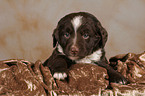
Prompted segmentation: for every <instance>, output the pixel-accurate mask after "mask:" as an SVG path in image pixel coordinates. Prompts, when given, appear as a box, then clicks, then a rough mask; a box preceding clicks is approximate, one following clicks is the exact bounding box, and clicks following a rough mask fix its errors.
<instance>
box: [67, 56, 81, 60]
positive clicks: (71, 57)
mask: <svg viewBox="0 0 145 96" xmlns="http://www.w3.org/2000/svg"><path fill="white" fill-rule="evenodd" d="M68 58H69V59H71V60H78V59H80V57H79V56H68Z"/></svg>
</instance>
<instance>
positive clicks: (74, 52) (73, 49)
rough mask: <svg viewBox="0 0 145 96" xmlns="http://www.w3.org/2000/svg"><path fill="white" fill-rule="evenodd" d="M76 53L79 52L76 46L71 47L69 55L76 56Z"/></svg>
mask: <svg viewBox="0 0 145 96" xmlns="http://www.w3.org/2000/svg"><path fill="white" fill-rule="evenodd" d="M78 52H79V49H78V47H76V46H72V47H71V54H72V55H76V54H77V53H78Z"/></svg>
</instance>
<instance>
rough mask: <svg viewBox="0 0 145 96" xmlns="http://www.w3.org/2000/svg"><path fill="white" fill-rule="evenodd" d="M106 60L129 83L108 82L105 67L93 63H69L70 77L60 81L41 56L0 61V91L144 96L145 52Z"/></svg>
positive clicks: (20, 95)
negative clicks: (30, 58)
mask: <svg viewBox="0 0 145 96" xmlns="http://www.w3.org/2000/svg"><path fill="white" fill-rule="evenodd" d="M109 62H110V66H112V67H113V68H114V69H115V70H116V71H118V72H120V73H121V74H122V75H123V76H124V77H125V78H127V80H128V81H129V84H127V85H120V84H115V83H111V84H110V85H109V81H108V75H107V71H106V69H104V68H102V67H99V66H96V65H92V64H75V65H73V66H71V67H70V69H69V70H68V71H69V78H68V79H67V80H65V81H59V80H54V79H53V77H52V75H51V72H50V70H49V68H48V67H44V66H43V64H42V63H41V61H40V60H38V61H36V62H35V63H32V62H29V61H26V60H23V59H10V60H3V61H0V95H1V96H12V95H14V96H34V95H35V96H54V95H83V96H84V95H86V96H87V95H100V96H104V95H105V96H117V95H119V96H124V95H130V96H136V95H137V96H145V52H143V53H141V54H134V53H128V54H121V55H117V56H114V57H112V58H110V60H109ZM108 86H110V87H111V89H108Z"/></svg>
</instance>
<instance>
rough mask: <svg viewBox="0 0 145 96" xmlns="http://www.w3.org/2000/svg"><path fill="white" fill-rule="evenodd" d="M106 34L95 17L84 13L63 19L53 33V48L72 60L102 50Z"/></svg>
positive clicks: (70, 15)
mask: <svg viewBox="0 0 145 96" xmlns="http://www.w3.org/2000/svg"><path fill="white" fill-rule="evenodd" d="M106 41H107V32H106V30H105V29H104V28H103V27H102V25H101V23H100V22H99V21H98V20H97V18H96V17H95V16H93V15H92V14H89V13H86V12H79V13H71V14H69V15H66V16H65V17H63V18H62V19H61V20H60V21H59V22H58V25H57V28H56V29H55V30H54V33H53V47H56V48H57V49H58V51H59V52H61V53H63V54H65V55H66V56H67V57H69V58H70V59H72V60H77V59H81V58H84V57H85V56H87V55H90V54H92V53H93V52H94V51H96V50H98V49H100V48H102V49H103V48H104V46H105V43H106Z"/></svg>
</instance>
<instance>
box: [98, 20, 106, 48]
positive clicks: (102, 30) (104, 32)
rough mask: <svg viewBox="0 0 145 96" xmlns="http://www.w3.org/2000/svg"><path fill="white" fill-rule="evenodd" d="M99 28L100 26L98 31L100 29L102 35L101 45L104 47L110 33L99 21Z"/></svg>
mask: <svg viewBox="0 0 145 96" xmlns="http://www.w3.org/2000/svg"><path fill="white" fill-rule="evenodd" d="M97 28H99V29H98V31H99V34H100V35H101V41H100V47H102V48H104V46H105V43H106V41H107V38H108V33H107V31H106V30H105V29H104V28H103V27H102V25H101V23H100V22H99V21H98V22H97Z"/></svg>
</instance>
